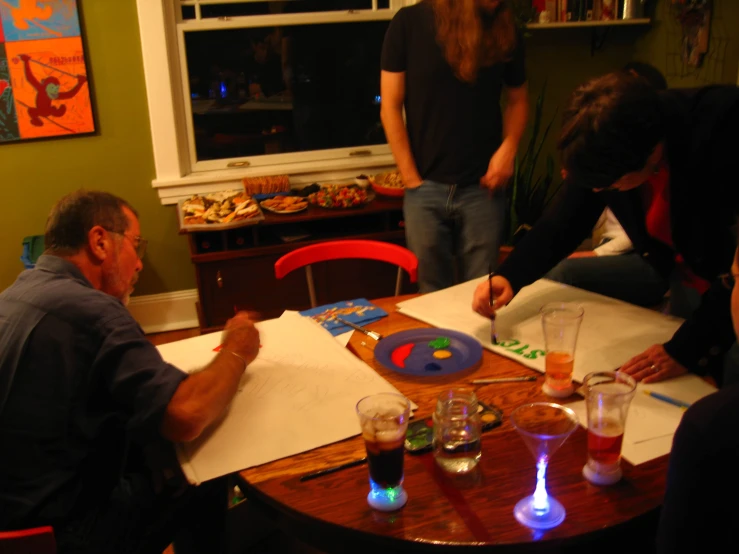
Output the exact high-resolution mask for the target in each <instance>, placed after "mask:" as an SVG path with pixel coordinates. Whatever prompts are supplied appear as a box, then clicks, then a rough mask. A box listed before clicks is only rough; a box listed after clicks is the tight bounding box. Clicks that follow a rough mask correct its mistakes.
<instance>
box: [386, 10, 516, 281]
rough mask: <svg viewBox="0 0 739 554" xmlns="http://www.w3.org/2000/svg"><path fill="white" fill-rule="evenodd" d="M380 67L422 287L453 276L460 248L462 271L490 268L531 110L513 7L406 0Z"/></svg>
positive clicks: (477, 273) (474, 273) (473, 273)
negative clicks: (410, 2)
mask: <svg viewBox="0 0 739 554" xmlns="http://www.w3.org/2000/svg"><path fill="white" fill-rule="evenodd" d="M381 67H382V72H381V76H380V88H381V94H382V106H381V111H380V115H381V117H382V124H383V127H384V129H385V134H386V135H387V141H388V143H389V144H390V149H391V150H392V152H393V156H394V157H395V162H396V163H397V165H398V169H399V170H400V173H401V174H402V176H403V182H404V184H405V198H404V201H403V215H404V218H405V234H406V240H407V242H408V248H410V249H411V250H412V251H413V253H414V254H415V255H416V256H417V257H418V282H419V289H420V291H421V292H432V291H435V290H439V289H443V288H446V287H450V286H452V285H453V284H454V281H455V272H454V257H455V255H456V256H457V257H458V258H459V259H460V260H461V266H462V267H461V278H462V280H464V281H468V280H470V279H474V278H476V277H481V276H482V275H487V273H488V271H489V267H490V264H491V263H492V264H493V265H494V266H495V265H497V260H498V250H499V247H500V245H501V242H502V239H503V226H504V223H505V207H506V200H505V188H506V185H507V183H508V181H509V179H510V178H511V176H512V175H513V161H514V159H515V157H516V151H517V149H518V144H519V142H520V140H521V135H522V134H523V131H524V129H525V128H526V120H527V118H528V111H529V101H528V89H527V85H526V71H525V65H524V51H523V39H522V37H521V36H520V34H519V33H517V31H516V25H515V22H514V17H513V13H512V11H511V8H510V6H509V5H508V3H507V2H504V1H502V0H424V1H422V2H419V3H418V4H416V5H414V6H409V7H406V8H403V9H401V10H400V11H398V13H397V14H396V15H395V17H394V18H393V20H392V22H391V23H390V26H389V27H388V30H387V34H386V35H385V41H384V43H383V46H382V62H381ZM504 89H505V93H506V107H505V111H504V112H503V115H502V116H501V111H500V97H501V91H503V90H504ZM404 107H405V112H406V121H405V122H404V121H403V108H404ZM406 123H407V126H406Z"/></svg>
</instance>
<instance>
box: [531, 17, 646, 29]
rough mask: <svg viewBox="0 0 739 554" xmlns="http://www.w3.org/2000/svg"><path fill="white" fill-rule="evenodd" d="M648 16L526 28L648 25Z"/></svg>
mask: <svg viewBox="0 0 739 554" xmlns="http://www.w3.org/2000/svg"><path fill="white" fill-rule="evenodd" d="M651 22H652V20H651V19H649V18H643V19H611V20H605V21H556V22H553V23H527V24H526V28H527V29H564V28H572V27H620V26H623V25H649V24H650V23H651Z"/></svg>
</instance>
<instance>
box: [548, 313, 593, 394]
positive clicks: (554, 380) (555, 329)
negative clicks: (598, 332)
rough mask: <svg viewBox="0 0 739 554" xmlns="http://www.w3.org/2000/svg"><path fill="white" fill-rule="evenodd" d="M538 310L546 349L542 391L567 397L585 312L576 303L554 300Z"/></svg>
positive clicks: (570, 392) (570, 387)
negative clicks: (578, 336)
mask: <svg viewBox="0 0 739 554" xmlns="http://www.w3.org/2000/svg"><path fill="white" fill-rule="evenodd" d="M540 313H541V326H542V329H543V331H544V344H545V348H546V351H547V354H546V357H545V358H544V365H545V367H546V375H545V377H544V385H543V386H542V390H543V391H544V394H546V395H548V396H553V397H554V398H566V397H567V396H570V395H571V394H572V393H573V392H574V388H573V386H572V371H573V369H574V367H575V347H576V346H577V335H578V334H579V333H580V323H582V318H583V313H584V311H583V309H582V306H580V305H578V304H571V303H567V302H553V303H549V304H545V305H544V306H543V307H542V308H541V311H540Z"/></svg>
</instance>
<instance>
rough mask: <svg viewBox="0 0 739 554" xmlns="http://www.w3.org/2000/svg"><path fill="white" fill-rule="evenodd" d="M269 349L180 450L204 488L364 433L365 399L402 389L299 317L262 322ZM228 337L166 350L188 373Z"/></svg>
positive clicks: (192, 477) (207, 338) (264, 347)
mask: <svg viewBox="0 0 739 554" xmlns="http://www.w3.org/2000/svg"><path fill="white" fill-rule="evenodd" d="M257 328H258V329H259V333H260V342H261V344H262V348H261V350H260V353H259V356H258V358H257V359H256V360H255V361H254V362H253V363H252V364H250V365H249V368H248V370H247V371H246V373H245V378H244V380H243V381H242V387H241V389H240V391H239V392H238V393H237V394H236V396H235V397H234V399H233V401H232V403H231V406H230V408H229V410H228V413H227V415H226V417H224V418H223V420H221V422H220V423H219V424H217V425H215V426H214V427H213V428H211V429H209V430H208V431H206V432H205V433H204V434H203V435H202V436H201V437H199V438H198V439H197V440H195V441H192V442H190V443H187V444H181V445H178V456H179V458H180V463H181V465H182V468H183V471H184V473H185V475H186V476H187V478H188V480H190V481H191V482H192V483H196V484H197V483H201V482H203V481H207V480H209V479H213V478H215V477H219V476H221V475H226V474H228V473H233V472H234V471H239V470H242V469H246V468H250V467H253V466H256V465H260V464H263V463H266V462H270V461H273V460H277V459H279V458H284V457H286V456H292V455H294V454H298V453H300V452H305V451H307V450H311V449H313V448H317V447H319V446H323V445H326V444H330V443H333V442H336V441H340V440H343V439H346V438H349V437H352V436H355V435H358V434H359V433H360V428H359V421H358V419H357V415H356V412H355V406H356V404H357V402H358V401H359V400H360V399H361V398H363V397H365V396H367V395H369V394H375V393H379V392H394V393H397V392H398V391H397V389H395V387H393V386H392V385H391V384H390V383H388V382H387V381H386V380H384V379H383V378H382V377H380V375H379V374H378V373H377V372H375V371H374V370H373V369H372V368H371V367H369V366H368V365H367V364H365V363H364V362H363V361H361V360H360V359H358V358H357V357H356V356H354V355H353V354H352V353H351V352H349V351H348V350H347V349H346V348H344V347H342V346H341V345H340V344H339V343H338V341H337V340H336V339H335V338H334V337H332V336H331V334H330V333H328V332H327V331H326V330H325V329H323V328H322V327H321V326H320V325H318V324H317V323H315V322H314V321H312V320H311V319H309V318H305V317H302V316H300V315H299V314H297V313H295V312H286V313H285V314H283V316H282V317H280V318H278V319H273V320H269V321H264V322H261V323H258V324H257ZM220 341H221V334H220V333H211V334H209V335H203V336H200V337H195V338H192V339H186V340H183V341H179V342H174V343H169V344H165V345H162V346H160V347H159V351H160V352H161V354H162V357H163V358H164V359H165V360H166V361H168V362H169V363H171V364H173V365H175V366H177V367H179V368H180V369H182V370H183V371H187V372H192V371H197V370H199V369H201V368H202V367H204V366H206V365H207V364H208V363H209V362H210V361H211V359H212V358H213V357H214V356H215V355H216V353H215V352H214V351H213V349H214V348H216V347H217V346H218V345H219V344H220Z"/></svg>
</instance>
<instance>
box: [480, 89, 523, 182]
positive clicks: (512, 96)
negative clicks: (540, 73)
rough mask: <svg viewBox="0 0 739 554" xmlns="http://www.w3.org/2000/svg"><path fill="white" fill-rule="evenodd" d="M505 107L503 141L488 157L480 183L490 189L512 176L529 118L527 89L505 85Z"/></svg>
mask: <svg viewBox="0 0 739 554" xmlns="http://www.w3.org/2000/svg"><path fill="white" fill-rule="evenodd" d="M505 90H506V107H505V111H504V112H503V142H502V143H501V145H500V147H499V148H498V149H497V150H496V151H495V154H493V157H492V158H490V164H489V165H488V170H487V173H485V175H483V176H482V178H481V179H480V184H481V185H483V186H485V187H488V188H490V189H495V188H497V187H500V186H505V185H506V184H507V183H508V181H509V180H510V178H511V177H512V176H513V166H514V160H515V158H516V152H518V145H519V143H520V142H521V137H522V136H523V133H524V131H525V130H526V123H527V121H528V118H529V90H528V86H527V85H526V83H524V84H523V85H521V86H520V87H506V89H505Z"/></svg>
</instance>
